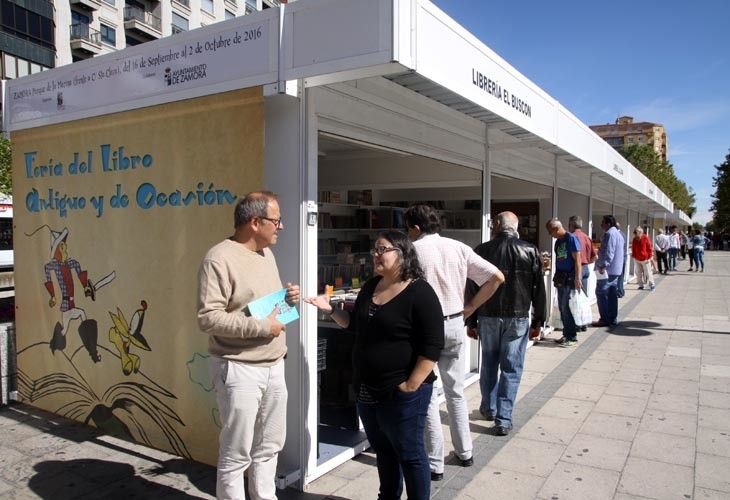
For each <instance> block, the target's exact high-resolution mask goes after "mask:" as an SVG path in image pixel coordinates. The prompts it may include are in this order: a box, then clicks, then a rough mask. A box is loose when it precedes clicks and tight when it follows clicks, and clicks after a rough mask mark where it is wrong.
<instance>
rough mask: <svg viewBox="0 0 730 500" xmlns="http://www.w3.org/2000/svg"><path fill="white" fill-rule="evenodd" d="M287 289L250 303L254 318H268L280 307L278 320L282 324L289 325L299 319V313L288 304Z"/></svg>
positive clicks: (249, 308)
mask: <svg viewBox="0 0 730 500" xmlns="http://www.w3.org/2000/svg"><path fill="white" fill-rule="evenodd" d="M285 298H286V288H282V289H281V290H277V291H275V292H273V293H270V294H268V295H265V296H263V297H261V298H259V299H256V300H254V301H253V302H249V303H248V311H249V313H251V316H253V317H254V318H260V319H263V318H266V317H267V316H268V315H269V314H271V311H273V310H274V308H275V307H276V306H279V311H280V312H279V314H278V315H277V316H276V320H277V321H279V322H280V323H283V324H285V325H288V324H289V323H291V322H292V321H294V320H297V319H299V311H297V308H296V307H294V306H290V305H289V304H287V303H286V300H285Z"/></svg>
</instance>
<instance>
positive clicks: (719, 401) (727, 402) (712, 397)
mask: <svg viewBox="0 0 730 500" xmlns="http://www.w3.org/2000/svg"><path fill="white" fill-rule="evenodd" d="M700 405H702V406H709V407H712V408H725V409H730V393H727V392H714V391H700Z"/></svg>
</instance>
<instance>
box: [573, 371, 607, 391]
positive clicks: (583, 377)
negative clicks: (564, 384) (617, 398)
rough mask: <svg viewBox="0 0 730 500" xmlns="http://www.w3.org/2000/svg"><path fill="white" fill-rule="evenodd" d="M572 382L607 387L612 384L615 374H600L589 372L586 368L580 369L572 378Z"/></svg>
mask: <svg viewBox="0 0 730 500" xmlns="http://www.w3.org/2000/svg"><path fill="white" fill-rule="evenodd" d="M570 378H571V380H574V381H576V382H578V381H579V382H580V383H581V384H591V385H601V386H603V387H606V386H607V385H608V384H610V383H611V380H612V379H613V374H612V373H610V372H599V371H595V370H588V369H586V368H579V369H578V371H576V372H575V374H573V375H572V376H571V377H570Z"/></svg>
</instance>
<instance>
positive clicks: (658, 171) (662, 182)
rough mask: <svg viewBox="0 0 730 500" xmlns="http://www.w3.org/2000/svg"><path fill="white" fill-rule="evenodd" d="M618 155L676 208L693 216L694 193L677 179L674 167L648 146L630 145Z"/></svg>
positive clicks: (695, 209)
mask: <svg viewBox="0 0 730 500" xmlns="http://www.w3.org/2000/svg"><path fill="white" fill-rule="evenodd" d="M619 153H621V155H622V156H623V157H624V158H626V160H628V161H629V163H631V164H632V165H633V166H635V167H636V168H637V169H639V171H640V172H641V173H642V174H644V175H645V176H647V177H648V178H649V180H650V181H652V182H653V183H654V184H656V185H657V187H658V188H659V189H661V190H662V191H664V194H666V195H667V196H669V199H671V200H672V201H673V202H674V206H675V207H676V208H678V209H680V210H682V211H683V212H684V213H686V214H687V215H688V216H689V217H692V215H694V213H695V212H696V211H697V207H696V206H695V193H694V191H693V190H692V188H691V187H689V186H687V184H686V183H685V182H684V181H682V180H680V179H679V178H678V177H677V174H675V173H674V166H673V165H672V164H671V163H668V162H666V161H664V160H662V157H661V156H659V154H657V152H656V151H654V148H652V147H651V146H650V145H648V144H631V145H629V146H624V147H623V148H622V149H620V150H619Z"/></svg>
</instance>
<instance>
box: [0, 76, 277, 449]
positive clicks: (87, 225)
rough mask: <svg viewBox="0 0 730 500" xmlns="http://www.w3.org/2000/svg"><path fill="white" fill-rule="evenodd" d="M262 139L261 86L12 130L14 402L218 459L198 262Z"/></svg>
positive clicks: (258, 184)
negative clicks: (199, 317)
mask: <svg viewBox="0 0 730 500" xmlns="http://www.w3.org/2000/svg"><path fill="white" fill-rule="evenodd" d="M263 133H264V110H263V97H262V93H261V88H260V87H258V88H254V89H247V90H242V91H235V92H228V93H224V94H219V95H215V96H209V97H202V98H197V99H192V100H188V101H182V102H177V103H173V104H165V105H160V106H155V107H149V108H145V109H140V110H134V111H128V112H124V113H117V114H112V115H107V116H102V117H98V118H90V119H86V120H80V121H76V122H70V123H65V124H62V125H52V126H46V127H41V128H36V129H31V130H25V131H20V132H16V133H14V134H13V135H12V137H11V139H12V141H13V143H14V144H13V150H14V151H13V153H14V156H13V171H14V178H13V183H14V189H15V197H14V198H15V207H14V208H15V251H16V253H15V279H16V305H17V310H16V324H17V345H18V377H19V381H18V383H19V397H20V398H21V400H22V401H24V402H26V403H29V404H32V405H34V406H37V407H40V408H43V409H45V410H49V411H52V412H54V413H57V414H59V415H63V416H66V417H69V418H72V419H75V420H78V421H80V422H84V423H86V424H89V425H94V426H96V427H99V428H101V429H103V430H105V431H107V432H110V433H114V434H116V435H120V436H123V437H126V438H128V439H133V440H135V441H138V442H141V443H144V444H147V445H150V446H153V447H156V448H161V449H165V450H168V451H171V452H173V453H176V454H178V455H181V456H184V457H190V458H194V459H197V460H200V461H203V462H207V463H215V457H216V454H217V449H216V446H217V433H218V425H217V414H216V410H215V398H214V394H213V392H212V383H211V381H210V377H209V375H208V363H207V337H206V336H205V335H204V334H202V333H200V332H199V331H198V330H197V327H196V287H197V270H198V266H199V264H200V261H201V259H202V257H203V255H204V254H205V252H206V251H207V250H208V248H209V247H211V246H212V245H213V244H215V243H217V242H218V241H220V240H222V239H223V238H226V237H228V236H230V235H231V234H232V233H233V207H234V205H235V202H236V199H237V197H239V196H241V195H243V194H245V193H247V192H248V191H251V190H255V189H261V188H262V178H263V146H264V143H263V141H264V137H263Z"/></svg>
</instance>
